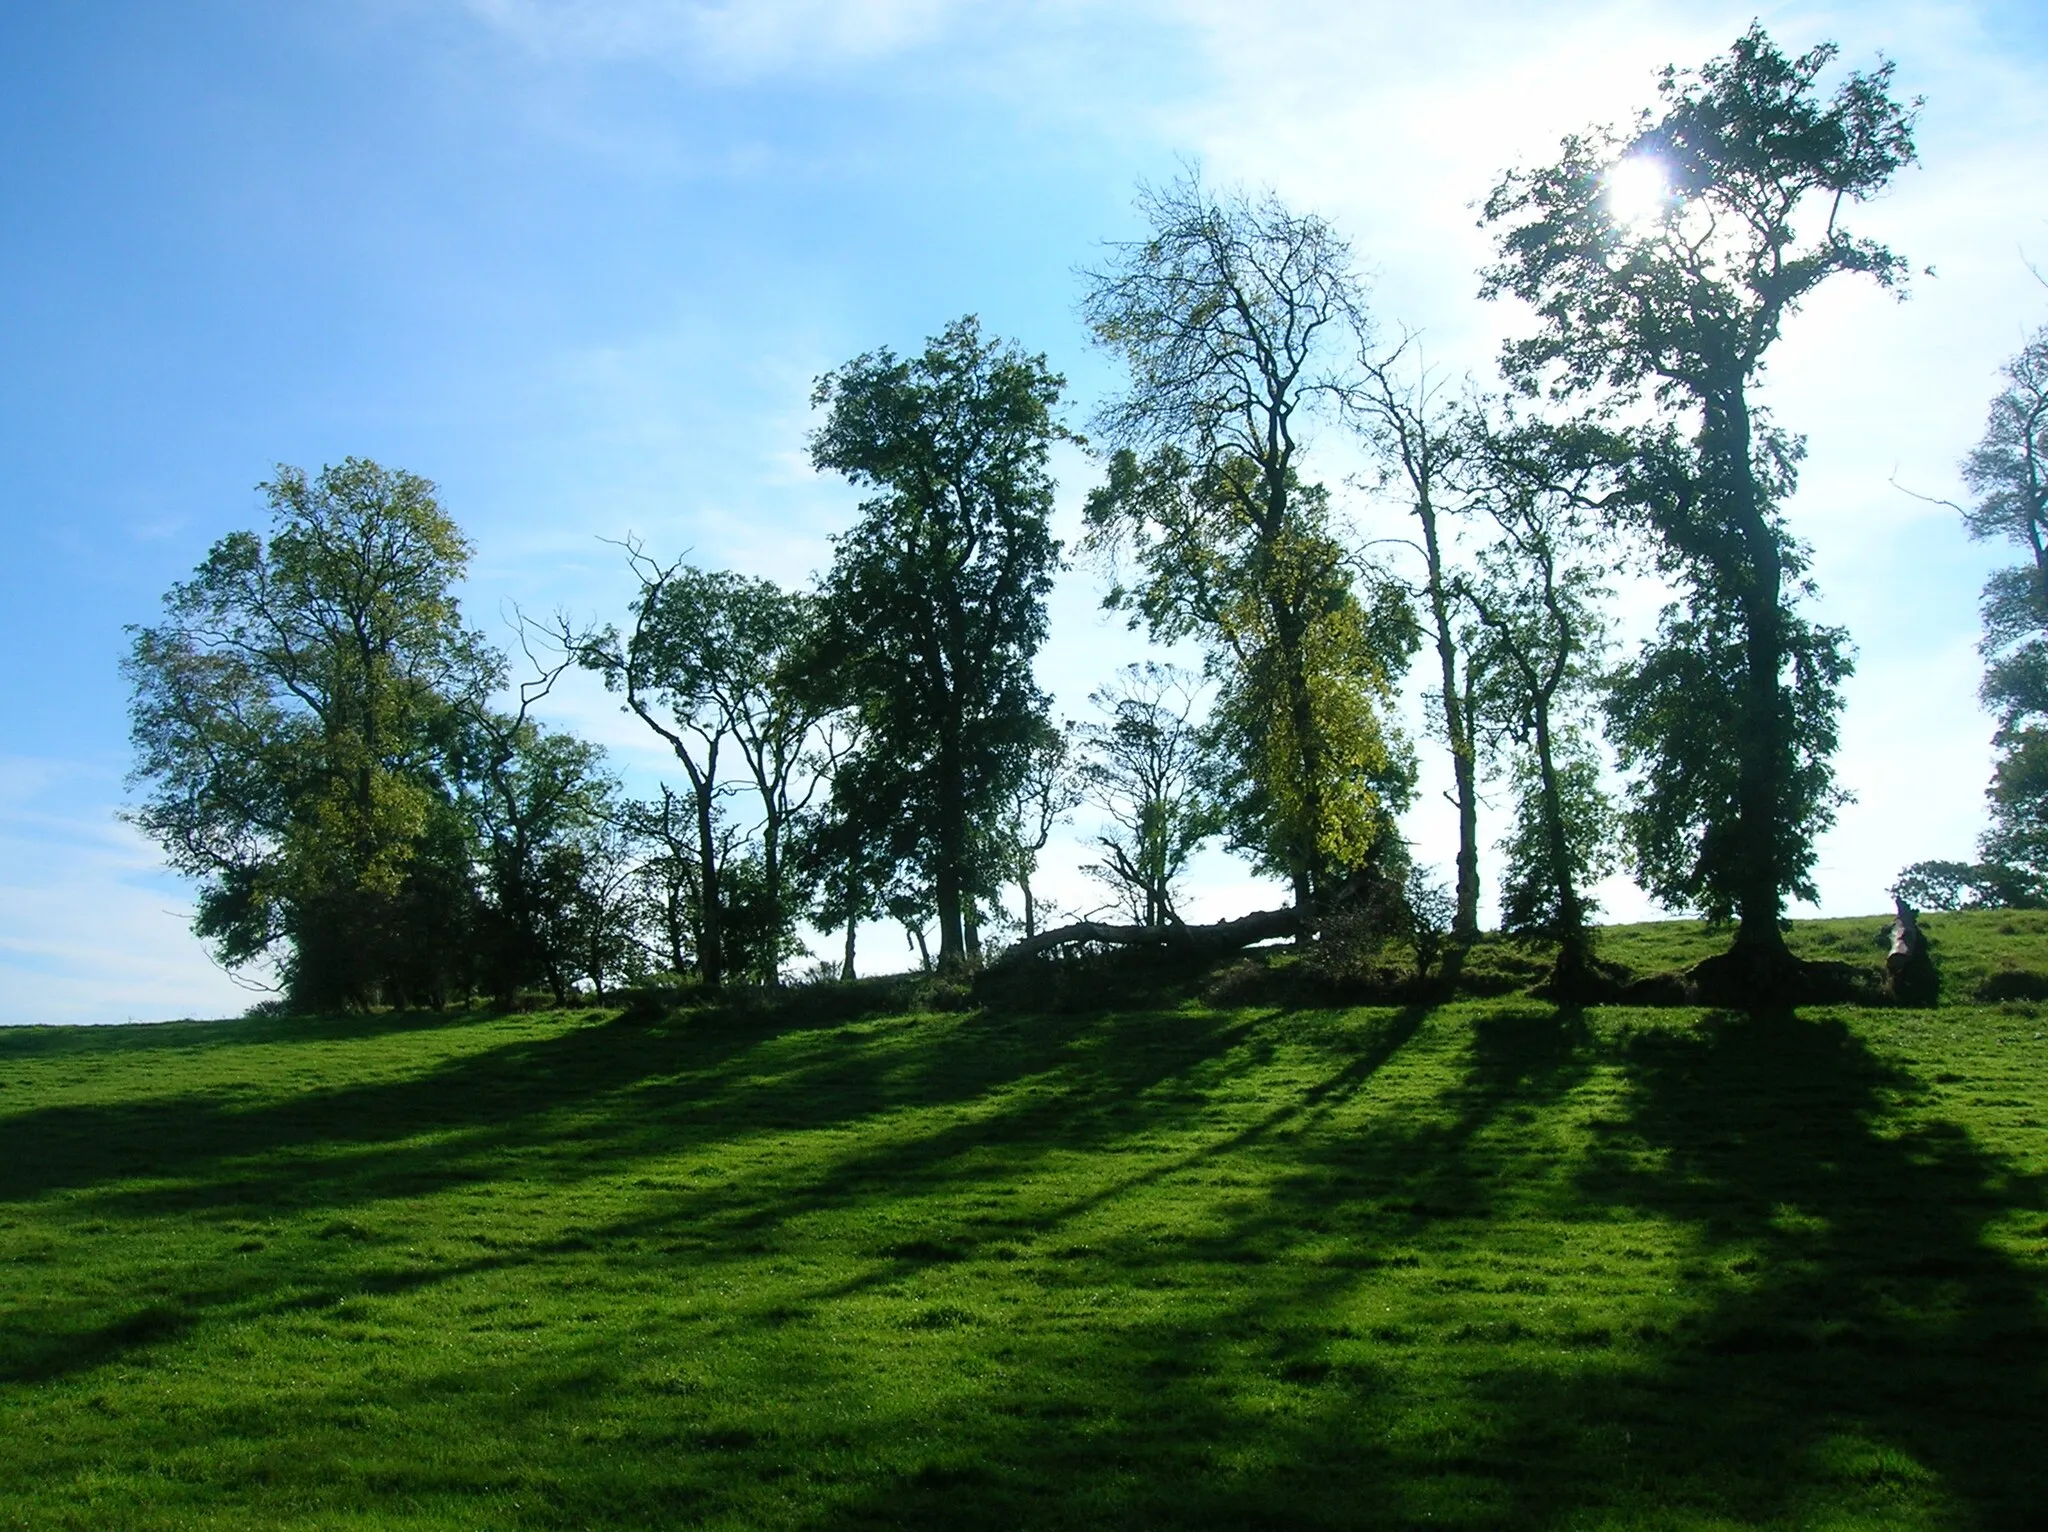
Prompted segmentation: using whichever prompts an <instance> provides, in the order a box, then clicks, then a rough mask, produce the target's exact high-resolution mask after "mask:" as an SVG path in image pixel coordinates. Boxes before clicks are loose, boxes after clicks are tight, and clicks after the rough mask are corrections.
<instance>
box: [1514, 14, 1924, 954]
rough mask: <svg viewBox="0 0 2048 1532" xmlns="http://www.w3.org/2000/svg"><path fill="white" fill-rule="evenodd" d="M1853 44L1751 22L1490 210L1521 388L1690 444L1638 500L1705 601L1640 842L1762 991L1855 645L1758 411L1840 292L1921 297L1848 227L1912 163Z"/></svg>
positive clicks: (1779, 445) (1654, 444) (1788, 444)
mask: <svg viewBox="0 0 2048 1532" xmlns="http://www.w3.org/2000/svg"><path fill="white" fill-rule="evenodd" d="M1835 52H1836V49H1835V48H1834V47H1833V45H1831V44H1830V45H1823V46H1820V47H1816V48H1813V49H1811V50H1809V51H1808V52H1806V53H1804V54H1801V55H1799V56H1797V57H1787V56H1786V55H1785V54H1783V53H1782V52H1780V51H1779V49H1778V48H1777V47H1776V45H1775V44H1773V43H1772V41H1771V40H1770V38H1769V37H1768V36H1767V35H1765V33H1764V32H1763V30H1762V29H1761V28H1760V27H1755V26H1752V27H1751V28H1750V29H1749V30H1748V31H1747V32H1745V33H1744V34H1743V35H1742V36H1741V37H1740V38H1738V39H1737V40H1736V42H1735V45H1734V47H1733V48H1732V49H1731V50H1730V51H1729V53H1728V54H1727V55H1726V56H1725V57H1723V58H1719V59H1715V60H1713V61H1712V62H1710V63H1708V64H1706V65H1705V66H1704V67H1702V68H1701V69H1699V70H1698V71H1696V72H1689V73H1681V72H1679V71H1677V70H1675V69H1667V70H1666V71H1665V73H1664V75H1663V77H1662V79H1661V81H1660V83H1659V86H1658V92H1659V95H1660V96H1661V98H1662V100H1661V104H1660V107H1659V109H1658V110H1657V111H1655V112H1645V113H1643V114H1642V115H1641V116H1640V117H1639V118H1638V119H1637V121H1636V122H1635V124H1634V125H1633V127H1632V128H1631V129H1630V130H1628V131H1627V132H1626V133H1615V132H1612V131H1607V132H1591V133H1588V134H1585V135H1582V136H1573V137H1570V138H1567V139H1566V140H1565V141H1564V143H1563V146H1562V150H1561V152H1560V154H1559V157H1558V159H1557V160H1556V161H1555V162H1554V163H1552V164H1550V165H1547V166H1543V167H1541V168H1538V169H1535V170H1529V171H1517V172H1513V173H1510V174H1509V175H1507V176H1505V177H1504V178H1503V179H1502V180H1501V182H1500V184H1499V185H1498V186H1497V187H1496V188H1495V189H1494V191H1493V193H1492V195H1491V196H1490V197H1489V198H1488V200H1487V203H1486V209H1485V221H1486V222H1487V223H1489V224H1493V225H1495V226H1496V227H1497V228H1498V230H1499V252H1500V259H1499V262H1498V263H1497V264H1496V265H1495V266H1494V267H1493V268H1492V269H1491V270H1490V272H1489V273H1488V274H1487V278H1486V291H1487V293H1488V294H1489V295H1498V294H1501V293H1510V294H1513V295H1514V296H1516V297H1519V298H1522V299H1524V300H1526V301H1527V302H1528V303H1530V304H1531V305H1532V306H1533V307H1534V309H1535V311H1536V315H1537V318H1538V320H1539V325H1538V329H1537V331H1536V333H1535V334H1534V335H1532V336H1530V337H1528V338H1527V339H1524V340H1520V341H1516V342H1513V343H1511V344H1510V345H1509V346H1508V347H1507V348H1506V352H1505V355H1504V366H1505V368H1506V371H1507V372H1508V374H1509V376H1510V378H1511V379H1513V380H1514V381H1516V382H1517V383H1518V384H1520V385H1521V386H1522V387H1523V388H1525V389H1526V390H1528V391H1529V392H1531V393H1534V392H1536V391H1538V390H1539V389H1546V388H1547V390H1548V391H1549V393H1550V394H1551V396H1552V397H1554V398H1558V399H1577V400H1582V401H1592V402H1595V403H1597V404H1599V405H1601V406H1604V407H1605V408H1607V409H1609V410H1620V409H1624V408H1631V407H1635V406H1639V405H1646V406H1648V407H1649V409H1650V411H1651V412H1652V420H1651V423H1649V424H1646V425H1644V426H1643V427H1641V428H1640V429H1639V431H1638V432H1637V439H1638V440H1639V441H1640V442H1641V443H1642V444H1643V447H1644V455H1645V457H1646V459H1647V458H1657V457H1659V456H1660V454H1661V451H1662V447H1663V446H1664V445H1667V444H1669V443H1672V442H1677V443H1678V444H1679V445H1680V446H1681V447H1682V448H1683V450H1682V452H1680V453H1678V454H1675V455H1673V456H1670V457H1668V458H1666V459H1665V460H1666V461H1671V462H1674V463H1675V465H1676V470H1677V471H1675V472H1673V473H1671V474H1670V475H1669V476H1668V478H1666V479H1665V480H1664V481H1663V482H1662V483H1661V484H1657V485H1655V486H1654V487H1655V489H1656V492H1655V493H1653V494H1650V495H1647V496H1646V497H1645V498H1644V499H1643V500H1642V501H1641V502H1640V508H1641V511H1642V514H1643V516H1644V519H1645V521H1646V522H1647V524H1648V525H1649V527H1650V528H1651V529H1652V530H1653V531H1654V533H1655V536H1656V539H1657V542H1658V547H1659V551H1660V554H1661V557H1662V562H1663V565H1664V568H1665V570H1666V572H1667V573H1668V574H1669V575H1670V576H1672V577H1673V578H1674V579H1676V580H1677V581H1678V582H1679V583H1680V584H1681V585H1682V586H1683V587H1684V590H1685V594H1686V606H1685V607H1684V608H1682V609H1675V610H1674V611H1673V612H1672V613H1671V614H1670V616H1669V618H1668V620H1667V621H1666V623H1665V624H1664V626H1663V628H1662V630H1661V632H1660V634H1659V637H1658V639H1657V640H1656V641H1655V642H1654V643H1653V644H1652V646H1651V647H1650V648H1649V649H1648V650H1647V651H1646V652H1645V653H1644V655H1643V656H1642V658H1641V660H1640V662H1639V663H1638V664H1637V665H1636V667H1635V674H1634V676H1633V678H1632V679H1631V681H1630V682H1629V683H1628V684H1627V686H1626V687H1625V688H1624V690H1623V692H1622V693H1621V697H1622V702H1621V712H1620V713H1619V714H1618V715H1617V717H1618V720H1619V722H1620V724H1621V728H1622V735H1623V740H1624V745H1623V756H1624V759H1625V760H1628V761H1633V762H1634V763H1635V764H1636V765H1637V767H1638V768H1640V775H1639V776H1638V778H1637V781H1636V795H1635V809H1634V811H1633V812H1632V814H1631V816H1630V825H1631V829H1632V831H1633V832H1634V833H1635V834H1636V851H1637V858H1638V862H1639V864H1640V865H1642V866H1643V867H1644V868H1645V869H1646V870H1647V871H1648V872H1649V875H1650V886H1651V890H1652V892H1653V893H1656V894H1657V895H1658V896H1659V897H1660V898H1663V899H1666V900H1675V901H1677V902H1680V903H1684V904H1689V905H1693V906H1695V907H1697V908H1700V909H1702V910H1704V911H1705V912H1706V913H1708V914H1709V915H1712V916H1725V915H1728V914H1733V915H1735V916H1736V917H1738V918H1739V920H1740V928H1739V930H1738V932H1737V935H1736V941H1735V960H1736V961H1737V962H1738V963H1739V965H1740V966H1741V967H1742V968H1743V969H1744V970H1745V971H1747V972H1749V973H1751V974H1753V975H1756V976H1759V977H1764V978H1767V977H1768V976H1769V975H1771V974H1774V973H1777V972H1781V971H1783V970H1784V969H1786V968H1788V967H1789V966H1790V965H1791V963H1792V959H1791V958H1790V956H1789V954H1788V953H1787V951H1786V948H1785V945H1784V937H1783V933H1782V931H1781V930H1780V920H1781V916H1782V912H1783V908H1784V902H1785V898H1786V896H1787V895H1788V894H1792V895H1797V896H1799V897H1812V894H1813V885H1812V868H1813V858H1814V852H1813V840H1814V837H1815V835H1816V834H1817V833H1818V832H1819V831H1820V830H1821V829H1823V828H1824V827H1825V826H1826V825H1827V824H1828V823H1830V822H1831V820H1832V817H1833V812H1834V809H1835V807H1836V806H1837V805H1838V804H1839V803H1840V801H1841V794H1840V793H1839V791H1838V790H1837V789H1836V788H1835V786H1834V780H1833V776H1832V771H1831V768H1830V766H1829V756H1830V754H1831V752H1832V750H1833V748H1834V743H1835V719H1836V715H1837V713H1838V711H1839V708H1840V698H1839V690H1838V687H1839V683H1840V681H1841V679H1842V677H1844V676H1845V675H1847V674H1848V671H1849V659H1848V655H1847V650H1846V647H1845V644H1844V642H1843V640H1842V636H1841V635H1840V634H1839V633H1838V632H1835V631H1834V630H1830V629H1827V628H1822V627H1817V626H1814V625H1812V624H1809V623H1806V622H1804V621H1802V619H1801V618H1800V617H1799V615H1798V613H1797V610H1796V602H1797V597H1798V595H1799V594H1800V593H1801V591H1802V590H1803V588H1804V587H1803V585H1802V583H1801V579H1802V569H1803V557H1802V553H1801V550H1800V548H1799V545H1798V543H1797V541H1796V540H1795V539H1794V538H1793V536H1792V535H1791V533H1790V531H1789V530H1788V528H1787V527H1786V525H1785V521H1784V517H1783V506H1784V503H1785V501H1786V499H1787V498H1788V497H1789V495H1790V494H1791V492H1792V489H1793V487H1794V484H1795V482H1796V467H1797V462H1798V458H1799V455H1800V444H1799V443H1798V441H1797V440H1796V439H1794V438H1792V437H1790V436H1788V435H1786V434H1785V433H1784V432H1782V431H1780V430H1779V429H1777V428H1776V427H1774V426H1773V425H1772V424H1771V423H1770V421H1769V419H1768V417H1767V416H1766V415H1765V413H1764V412H1763V411H1762V409H1761V408H1760V407H1759V405H1758V404H1757V402H1756V400H1755V397H1754V395H1755V390H1756V387H1757V384H1758V382H1759V380H1760V378H1761V376H1762V373H1763V369H1764V366H1765V362H1766V359H1767V357H1768V355H1769V352H1770V349H1771V347H1772V345H1773V344H1774V343H1775V342H1776V341H1777V339H1778V337H1779V335H1780V334H1781V332H1782V330H1783V327H1784V325H1785V322H1786V321H1787V320H1788V319H1789V318H1790V317H1791V316H1792V315H1793V314H1794V313H1795V312H1796V311H1797V310H1798V308H1799V307H1800V305H1801V303H1802V302H1803V301H1804V300H1805V299H1806V298H1807V297H1808V296H1809V295H1810V294H1812V293H1813V292H1814V291H1815V289H1817V288H1818V287H1819V286H1820V285H1821V284H1822V283H1824V282H1826V281H1828V280H1829V279H1831V278H1833V277H1835V276H1837V275H1841V274H1845V273H1849V274H1860V275H1864V276H1867V277H1869V278H1871V279H1873V280H1874V281H1876V282H1877V283H1879V284H1880V285H1881V286H1884V287H1887V288H1891V287H1896V286H1898V285H1899V283H1900V282H1901V281H1902V280H1903V278H1904V275H1905V263H1904V261H1903V260H1902V259H1901V258H1900V257H1899V256H1897V255H1896V254H1894V253H1893V252H1892V251H1891V250H1889V249H1887V248H1886V247H1885V246H1883V245H1882V244H1879V243H1877V242H1876V241H1874V240H1870V239H1867V238H1860V237H1858V236H1856V235H1854V234H1853V233H1851V232H1850V231H1849V229H1848V228H1847V227H1846V226H1845V224H1844V215H1845V213H1846V212H1847V210H1848V209H1849V208H1850V207H1851V206H1852V205H1854V204H1856V203H1860V202H1863V201H1865V200H1867V199H1868V198H1870V197H1872V196H1875V195H1876V194H1877V193H1879V192H1880V191H1882V190H1883V189H1884V188H1885V187H1886V186H1887V185H1889V184H1890V182H1891V180H1892V178H1893V177H1894V176H1895V175H1896V174H1897V173H1898V172H1899V171H1900V170H1901V169H1902V168H1903V167H1905V166H1906V165H1908V164H1910V163H1912V161H1913V159H1914V147H1913V116H1914V108H1913V106H1911V105H1902V104H1901V103H1899V102H1898V101H1896V100H1894V99H1893V97H1892V96H1891V94H1890V85H1891V76H1892V66H1891V65H1890V64H1884V65H1882V66H1881V67H1879V68H1878V69H1876V70H1875V71H1873V72H1871V73H1868V74H1864V73H1850V74H1848V75H1847V76H1845V77H1844V78H1843V79H1842V80H1841V82H1840V83H1839V84H1838V85H1837V86H1836V88H1835V89H1834V91H1833V92H1832V93H1831V94H1828V93H1824V92H1823V90H1822V87H1821V75H1822V73H1823V71H1825V70H1826V68H1827V66H1828V65H1829V63H1830V61H1831V60H1832V59H1833V58H1834V56H1835ZM1646 189H1647V191H1648V192H1650V193H1652V194H1653V195H1647V196H1645V195H1641V194H1642V193H1644V192H1645V190H1646ZM1644 483H1645V485H1646V486H1647V485H1650V483H1651V478H1650V476H1647V475H1646V476H1645V479H1644ZM1680 816H1689V818H1681V817H1680Z"/></svg>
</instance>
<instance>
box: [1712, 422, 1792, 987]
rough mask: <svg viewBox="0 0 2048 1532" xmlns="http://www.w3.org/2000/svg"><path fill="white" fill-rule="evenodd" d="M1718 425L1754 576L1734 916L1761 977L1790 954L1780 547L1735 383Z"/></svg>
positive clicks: (1749, 583) (1739, 739)
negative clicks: (1783, 853) (1785, 920)
mask: <svg viewBox="0 0 2048 1532" xmlns="http://www.w3.org/2000/svg"><path fill="white" fill-rule="evenodd" d="M1721 427H1722V429H1721V431H1720V432H1719V433H1713V432H1712V417H1711V413H1710V417H1709V433H1710V434H1720V435H1721V436H1722V437H1723V441H1722V443H1721V449H1722V450H1721V451H1720V452H1719V454H1718V456H1719V457H1720V459H1721V461H1720V463H1719V464H1714V463H1713V458H1712V455H1710V457H1709V463H1710V471H1712V470H1713V469H1715V468H1718V471H1719V472H1720V473H1721V474H1725V475H1726V476H1727V482H1728V484H1729V490H1730V493H1731V495H1732V496H1733V497H1734V500H1735V504H1734V506H1733V507H1732V509H1733V511H1734V513H1735V516H1734V520H1735V523H1736V529H1737V532H1738V533H1739V535H1740V536H1741V539H1742V545H1743V552H1744V553H1745V554H1746V555H1747V563H1748V566H1749V567H1748V570H1747V571H1746V573H1747V575H1748V578H1747V580H1746V581H1745V582H1744V586H1743V589H1742V591H1741V606H1742V618H1743V625H1744V627H1745V628H1746V629H1747V632H1746V634H1745V639H1746V643H1745V651H1746V652H1745V656H1744V660H1745V674H1744V678H1743V693H1744V695H1743V700H1742V717H1741V719H1740V720H1739V726H1738V729H1737V733H1736V761H1737V777H1736V844H1737V847H1738V849H1737V852H1736V855H1737V857H1738V858H1739V860H1738V862H1737V866H1736V880H1735V882H1736V916H1737V919H1738V921H1739V922H1740V923H1739V924H1738V926H1737V928H1736V932H1735V951H1737V952H1739V953H1742V954H1743V955H1744V959H1745V964H1746V966H1748V967H1750V968H1751V969H1753V970H1754V971H1755V972H1756V973H1757V974H1758V975H1759V976H1760V977H1767V976H1768V975H1769V974H1770V973H1771V972H1772V971H1774V970H1781V969H1784V968H1786V967H1789V966H1791V965H1792V964H1793V962H1794V959H1793V957H1792V954H1791V952H1790V950H1789V949H1788V948H1787V947H1786V946H1785V933H1784V931H1783V930H1782V929H1781V928H1780V924H1779V922H1780V919H1781V917H1782V916H1783V914H1784V910H1785V888H1786V885H1787V883H1788V882H1789V881H1790V879H1789V878H1788V876H1787V869H1785V868H1784V867H1782V866H1780V865H1779V847H1780V845H1781V844H1782V842H1783V839H1784V837H1783V836H1782V835H1781V833H1780V832H1781V830H1782V829H1783V828H1785V827H1784V826H1782V825H1781V824H1780V823H1779V820H1780V818H1781V816H1782V814H1783V802H1782V800H1783V794H1784V789H1785V787H1786V785H1787V784H1788V783H1789V782H1790V780H1791V774H1792V762H1791V760H1790V758H1789V757H1790V752H1791V738H1790V736H1791V729H1790V719H1789V718H1788V717H1787V716H1786V713H1787V705H1786V698H1785V687H1784V682H1783V672H1784V667H1785V634H1784V622H1783V618H1784V613H1783V611H1782V608H1781V602H1782V599H1783V588H1784V549H1783V547H1782V546H1781V545H1780V538H1779V535H1778V533H1777V530H1776V529H1775V528H1774V527H1772V526H1771V524H1770V521H1769V519H1768V518H1767V517H1766V516H1765V515H1764V511H1763V507H1762V506H1761V505H1760V504H1759V503H1758V499H1759V495H1758V489H1757V484H1756V475H1755V470H1754V468H1753V466H1752V465H1751V462H1750V447H1751V443H1750V421H1749V410H1748V406H1747V404H1746V402H1745V401H1744V400H1743V399H1742V398H1741V395H1740V392H1739V390H1738V391H1737V393H1736V395H1735V397H1734V398H1733V400H1732V401H1731V402H1730V404H1729V405H1728V407H1727V409H1726V412H1725V417H1724V419H1723V420H1722V422H1721Z"/></svg>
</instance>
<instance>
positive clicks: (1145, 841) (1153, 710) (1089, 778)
mask: <svg viewBox="0 0 2048 1532" xmlns="http://www.w3.org/2000/svg"><path fill="white" fill-rule="evenodd" d="M1089 701H1091V702H1093V703H1094V704H1095V707H1096V710H1097V711H1098V712H1099V713H1100V714H1101V715H1102V720H1103V721H1102V722H1100V723H1086V724H1082V725H1081V726H1080V731H1079V732H1080V736H1081V740H1082V742H1083V746H1084V748H1085V749H1086V752H1087V754H1086V758H1085V760H1084V761H1083V763H1082V766H1081V780H1082V781H1083V782H1084V783H1085V784H1086V787H1087V791H1088V796H1089V798H1090V799H1091V800H1092V801H1093V802H1094V803H1095V805H1096V806H1097V807H1098V808H1100V809H1101V810H1102V811H1103V813H1105V814H1107V815H1108V816H1109V827H1108V829H1106V830H1105V831H1104V832H1103V833H1102V834H1100V835H1098V836H1097V837H1096V839H1095V844H1096V845H1097V846H1099V847H1100V848H1101V849H1102V852H1103V858H1102V860H1101V861H1100V862H1097V863H1095V864H1093V865H1092V866H1090V867H1089V868H1088V871H1089V872H1090V873H1092V874H1093V875H1094V876H1096V877H1098V878H1100V879H1101V880H1102V881H1103V882H1104V883H1106V884H1108V885H1109V886H1110V887H1111V888H1112V889H1114V890H1115V891H1116V893H1117V896H1118V897H1119V898H1120V899H1121V900H1122V902H1123V904H1124V906H1125V908H1126V909H1127V910H1128V911H1129V912H1130V915H1131V918H1132V919H1133V920H1135V921H1137V922H1138V923H1139V924H1140V925H1142V926H1148V927H1156V926H1162V925H1165V924H1167V923H1168V922H1173V923H1176V924H1177V923H1179V920H1180V916H1179V915H1178V913H1176V911H1175V910H1174V907H1173V886H1174V883H1175V882H1176V880H1178V878H1179V877H1180V875H1181V873H1182V872H1183V871H1184V870H1185V869H1186V867H1187V864H1188V859H1189V858H1190V857H1192V856H1193V855H1194V853H1195V852H1196V850H1197V849H1199V847H1200V846H1201V844H1202V842H1203V841H1205V840H1207V839H1208V838H1209V837H1210V836H1212V835H1214V834H1216V832H1217V831H1218V830H1219V829H1221V828H1222V818H1221V815H1220V813H1219V812H1218V809H1217V806H1216V802H1215V799H1214V798H1213V797H1212V796H1211V795H1210V794H1209V793H1208V792H1206V791H1205V790H1204V787H1203V782H1202V777H1203V754H1204V752H1203V742H1202V730H1201V725H1200V723H1198V722H1197V720H1196V717H1195V715H1196V712H1197V710H1198V708H1199V706H1200V701H1201V680H1200V677H1198V676H1196V675H1193V674H1191V673H1190V672H1188V671H1185V670H1182V669H1180V668H1178V667H1177V666H1173V665H1160V664H1156V663H1153V662H1150V661H1148V662H1146V663H1144V664H1140V665H1126V666H1125V667H1124V668H1123V670H1122V671H1121V672H1120V673H1119V675H1118V677H1117V680H1116V681H1115V682H1114V683H1113V684H1112V685H1109V686H1104V687H1100V688H1098V689H1097V690H1095V691H1094V692H1092V693H1091V694H1090V695H1089ZM1032 934H1035V933H1031V932H1027V933H1026V935H1027V936H1029V935H1032Z"/></svg>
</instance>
